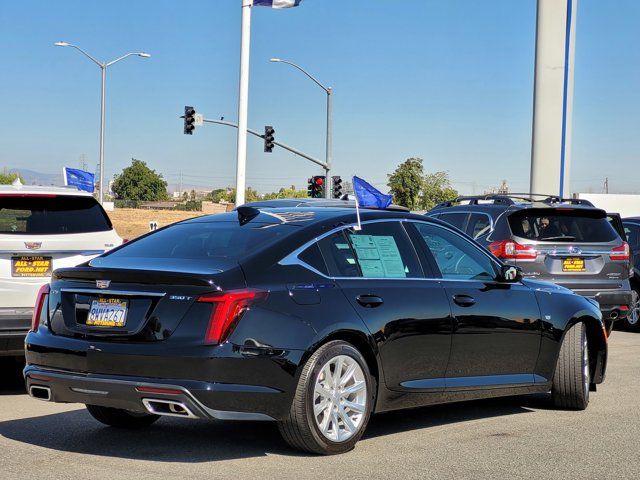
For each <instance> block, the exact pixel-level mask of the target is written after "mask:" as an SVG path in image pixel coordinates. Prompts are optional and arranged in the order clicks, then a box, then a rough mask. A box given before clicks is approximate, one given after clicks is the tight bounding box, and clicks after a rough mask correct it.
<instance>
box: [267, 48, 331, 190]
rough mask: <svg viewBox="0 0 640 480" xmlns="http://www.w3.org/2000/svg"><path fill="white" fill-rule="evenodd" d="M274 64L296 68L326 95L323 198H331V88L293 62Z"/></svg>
mask: <svg viewBox="0 0 640 480" xmlns="http://www.w3.org/2000/svg"><path fill="white" fill-rule="evenodd" d="M270 61H271V62H274V63H286V64H287V65H291V66H292V67H294V68H297V69H298V70H300V71H301V72H302V73H304V74H305V75H306V76H307V77H309V78H310V79H311V80H313V82H314V83H315V84H316V85H318V86H319V87H320V88H322V89H323V90H324V91H325V93H326V94H327V138H326V144H325V164H326V166H325V169H324V175H325V176H324V179H325V182H324V185H325V187H324V196H325V198H331V177H330V176H329V173H330V171H331V161H332V160H333V89H332V88H331V87H325V86H324V85H323V84H322V83H320V81H319V80H318V79H317V78H315V77H314V76H313V75H311V74H310V73H309V72H307V71H306V70H305V69H304V68H302V67H301V66H300V65H296V64H295V63H293V62H289V61H287V60H282V59H281V58H272V59H271V60H270Z"/></svg>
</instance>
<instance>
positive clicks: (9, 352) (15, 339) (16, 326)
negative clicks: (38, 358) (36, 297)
mask: <svg viewBox="0 0 640 480" xmlns="http://www.w3.org/2000/svg"><path fill="white" fill-rule="evenodd" d="M32 314H33V309H31V308H0V356H22V355H24V338H25V336H26V335H27V332H28V331H29V328H31V316H32Z"/></svg>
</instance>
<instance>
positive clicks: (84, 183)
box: [64, 167, 95, 193]
mask: <svg viewBox="0 0 640 480" xmlns="http://www.w3.org/2000/svg"><path fill="white" fill-rule="evenodd" d="M64 184H65V185H67V186H71V187H76V188H77V189H78V190H84V191H85V192H92V193H93V191H94V190H95V187H94V175H93V173H91V172H85V171H84V170H80V169H77V168H69V167H64Z"/></svg>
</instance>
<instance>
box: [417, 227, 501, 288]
mask: <svg viewBox="0 0 640 480" xmlns="http://www.w3.org/2000/svg"><path fill="white" fill-rule="evenodd" d="M414 225H415V226H416V229H417V230H418V233H419V234H420V236H421V237H422V239H423V240H424V242H425V243H426V245H427V248H428V249H429V251H430V252H431V254H432V255H433V258H434V260H435V262H436V264H437V265H438V268H439V269H440V273H441V274H442V278H446V279H453V280H481V281H488V280H494V279H495V276H496V271H495V268H494V266H493V262H492V261H491V259H490V258H489V257H488V256H487V255H485V254H484V253H483V252H482V251H480V249H479V248H478V247H476V246H475V245H474V244H473V243H472V242H470V241H468V240H466V239H465V238H463V237H461V236H459V235H456V234H455V233H453V232H451V231H449V230H447V229H445V228H442V227H439V226H437V225H429V224H426V223H415V224H414Z"/></svg>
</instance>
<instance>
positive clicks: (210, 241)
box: [101, 222, 296, 265]
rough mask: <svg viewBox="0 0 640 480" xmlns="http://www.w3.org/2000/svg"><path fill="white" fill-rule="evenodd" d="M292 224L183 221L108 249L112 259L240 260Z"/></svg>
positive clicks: (277, 237) (287, 231) (288, 230)
mask: <svg viewBox="0 0 640 480" xmlns="http://www.w3.org/2000/svg"><path fill="white" fill-rule="evenodd" d="M295 229H296V227H294V226H291V225H274V224H272V223H269V224H265V223H255V222H249V223H247V224H245V225H243V226H240V225H239V224H238V223H237V222H211V223H205V222H194V223H182V224H177V225H173V226H170V227H168V228H165V229H163V230H158V231H157V232H155V233H152V234H150V235H148V236H146V237H143V238H140V239H139V240H136V241H134V242H131V243H128V244H126V245H125V246H124V247H122V248H120V249H118V250H115V251H113V252H110V253H108V254H107V255H106V256H105V257H103V261H102V262H101V265H106V264H108V263H109V259H111V258H114V259H122V258H174V259H202V260H206V259H230V260H240V259H242V258H245V257H247V256H249V255H250V254H253V253H256V252H257V251H259V250H260V249H262V248H264V247H266V246H268V245H271V244H273V243H275V242H277V241H278V240H280V239H282V238H285V237H286V236H287V235H288V234H290V233H292V232H293V231H295Z"/></svg>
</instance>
